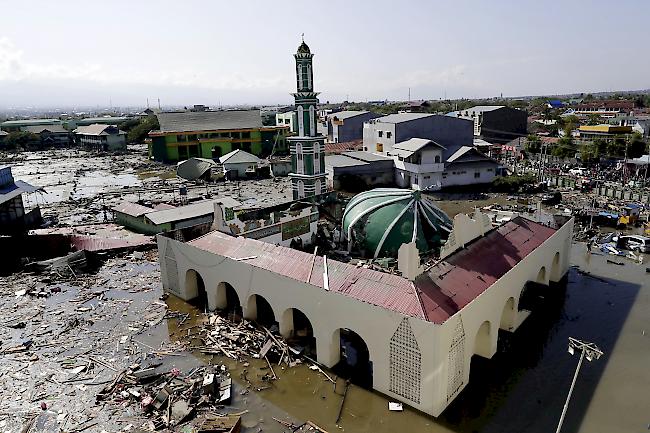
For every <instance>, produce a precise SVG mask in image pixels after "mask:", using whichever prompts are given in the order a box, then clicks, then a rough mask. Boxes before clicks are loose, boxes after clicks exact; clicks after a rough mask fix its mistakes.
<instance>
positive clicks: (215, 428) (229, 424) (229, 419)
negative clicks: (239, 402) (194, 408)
mask: <svg viewBox="0 0 650 433" xmlns="http://www.w3.org/2000/svg"><path fill="white" fill-rule="evenodd" d="M240 431H241V417H239V416H236V415H226V416H215V415H208V416H206V418H205V420H203V422H201V423H200V424H199V427H198V432H197V433H239V432H240Z"/></svg>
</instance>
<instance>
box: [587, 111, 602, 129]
mask: <svg viewBox="0 0 650 433" xmlns="http://www.w3.org/2000/svg"><path fill="white" fill-rule="evenodd" d="M600 123H601V121H600V116H599V115H598V114H590V115H589V116H588V117H587V125H591V126H593V125H600Z"/></svg>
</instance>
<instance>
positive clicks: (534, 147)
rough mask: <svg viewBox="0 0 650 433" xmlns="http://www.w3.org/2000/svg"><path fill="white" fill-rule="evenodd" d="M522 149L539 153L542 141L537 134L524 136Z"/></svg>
mask: <svg viewBox="0 0 650 433" xmlns="http://www.w3.org/2000/svg"><path fill="white" fill-rule="evenodd" d="M524 149H525V150H526V152H529V153H539V151H540V150H541V149H542V142H541V140H540V139H539V137H538V136H537V135H529V136H528V137H526V144H525V145H524Z"/></svg>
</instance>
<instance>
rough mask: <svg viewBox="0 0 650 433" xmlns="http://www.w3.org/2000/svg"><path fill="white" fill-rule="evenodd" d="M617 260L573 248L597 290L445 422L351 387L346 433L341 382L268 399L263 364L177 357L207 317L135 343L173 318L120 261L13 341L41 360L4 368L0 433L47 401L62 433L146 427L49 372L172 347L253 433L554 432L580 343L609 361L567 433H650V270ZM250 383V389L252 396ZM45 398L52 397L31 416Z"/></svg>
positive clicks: (546, 325)
mask: <svg viewBox="0 0 650 433" xmlns="http://www.w3.org/2000/svg"><path fill="white" fill-rule="evenodd" d="M608 258H611V257H608V256H604V255H600V254H597V253H594V254H592V255H587V254H586V248H585V246H584V244H576V245H574V247H573V254H572V262H573V264H574V265H577V266H579V267H580V269H581V270H584V271H588V272H591V274H592V275H593V276H596V277H597V278H592V277H590V276H587V275H583V274H581V273H579V272H578V270H577V269H576V268H573V269H571V270H570V272H569V275H568V281H567V284H566V286H565V288H562V287H556V288H554V289H553V290H552V291H551V292H549V293H548V294H546V296H545V297H544V299H543V300H540V302H539V304H538V307H539V309H538V310H537V311H536V312H535V313H534V314H533V315H532V316H531V317H530V318H529V319H528V320H527V321H526V322H525V323H524V325H522V327H521V328H520V329H519V330H518V331H517V333H515V334H514V335H508V334H503V335H502V336H500V339H499V351H498V353H497V354H496V355H495V356H494V357H493V359H491V360H484V359H482V358H478V357H475V358H474V359H473V361H472V366H471V377H470V382H469V384H468V386H467V387H466V388H465V389H464V390H463V391H462V392H461V394H460V395H459V397H458V398H457V399H456V400H455V401H454V402H452V404H451V405H450V406H449V407H448V408H447V410H445V411H444V412H443V414H442V415H441V416H440V417H439V418H437V419H434V418H432V417H430V416H427V415H425V414H422V413H420V412H418V411H415V410H413V409H410V408H408V407H405V410H404V412H389V411H388V401H389V399H388V398H387V397H386V396H383V395H381V394H379V393H376V392H371V391H368V390H365V389H362V388H359V387H357V386H354V385H352V386H351V387H350V389H349V391H348V395H347V398H346V400H345V406H344V408H343V411H342V416H341V419H340V421H339V423H338V425H337V424H336V422H335V421H336V417H337V414H338V410H339V406H340V402H341V396H340V391H341V390H342V389H343V387H342V386H340V385H341V383H340V382H341V380H340V379H339V387H338V393H337V392H335V390H334V386H333V384H332V383H330V382H329V381H327V380H326V379H325V378H324V377H323V376H322V375H321V374H320V373H318V372H314V371H311V370H309V369H308V368H307V366H305V365H301V366H298V367H295V368H285V369H282V368H281V367H276V366H274V369H275V372H276V374H277V375H278V376H279V377H280V379H279V380H277V381H274V382H272V383H271V384H270V387H269V388H266V387H267V386H268V385H269V384H268V383H266V382H264V381H262V380H261V377H262V376H263V375H264V374H266V373H267V372H268V370H267V369H266V368H267V367H266V365H265V363H263V361H259V360H249V364H248V366H244V364H242V363H236V362H234V361H232V360H230V359H227V358H222V357H217V356H212V355H203V354H200V353H198V352H192V353H191V354H188V353H187V352H184V351H183V350H180V349H179V348H178V347H176V348H175V349H174V347H175V346H173V345H174V344H178V343H188V344H198V341H196V340H193V339H192V337H191V333H192V332H193V331H191V330H190V335H188V332H187V327H188V326H192V324H193V323H194V321H196V320H197V318H198V317H199V316H200V315H199V312H198V311H197V310H196V309H195V308H194V307H193V306H191V305H190V304H187V303H185V302H182V301H180V300H178V299H176V298H173V297H170V298H169V299H167V300H166V302H167V305H168V307H169V310H171V311H173V310H176V311H182V312H189V313H191V314H190V319H189V321H186V322H185V323H184V324H183V325H182V326H181V327H180V329H181V330H183V331H179V327H178V326H177V323H176V319H168V320H162V321H161V322H160V323H159V324H158V325H157V326H154V327H149V328H144V329H145V330H144V332H141V333H138V334H137V335H136V334H134V333H133V332H134V331H131V330H130V329H131V328H133V327H136V328H137V327H142V323H143V322H144V321H146V320H150V319H145V317H147V316H148V315H150V314H152V313H155V314H164V310H165V309H164V308H162V306H160V305H156V304H155V303H156V302H157V301H158V297H159V296H160V295H161V288H160V282H159V270H158V266H157V264H156V263H155V262H150V261H144V262H141V263H137V262H130V261H128V260H122V259H119V260H114V261H110V262H109V264H108V265H107V266H105V267H104V268H102V269H100V271H99V272H98V276H97V279H98V281H97V282H96V283H95V284H93V286H92V287H89V288H85V289H83V290H82V291H80V290H78V289H77V288H75V287H74V286H73V285H70V284H58V285H60V286H61V287H62V288H63V291H62V292H61V293H58V294H53V295H52V296H50V297H48V298H46V299H45V300H43V301H42V306H41V307H39V308H40V309H41V310H42V311H43V313H42V315H41V316H36V319H38V320H36V319H31V320H29V321H28V323H27V326H26V328H24V329H9V328H6V327H3V332H5V334H4V335H3V337H2V342H3V344H2V347H9V346H10V345H11V344H14V342H15V341H18V340H19V339H21V338H26V337H29V338H34V340H35V346H36V348H35V349H33V353H36V354H38V357H39V359H38V361H35V362H31V361H29V360H28V358H27V357H28V356H31V355H29V354H27V355H13V356H0V392H1V395H0V406H1V408H2V414H1V416H0V418H2V420H0V423H4V425H3V426H2V430H3V431H20V428H22V423H18V422H17V420H18V419H20V418H19V417H24V416H26V414H27V412H28V411H29V413H40V409H38V405H39V401H45V402H47V404H48V407H51V408H52V411H53V412H52V413H50V412H48V413H47V416H49V417H50V420H51V419H52V417H56V414H57V413H59V412H60V411H62V413H63V414H68V415H67V416H68V418H66V421H64V422H63V423H62V425H63V426H64V428H67V429H70V428H71V427H74V426H76V425H78V424H79V423H81V422H83V421H84V420H85V419H87V418H89V419H93V420H96V421H98V422H99V423H100V424H99V425H98V426H96V428H95V427H91V428H89V429H87V430H85V431H91V432H92V431H98V432H100V431H102V429H105V430H106V431H118V430H121V429H123V428H124V427H125V426H126V425H127V424H128V422H131V421H129V420H130V418H132V417H136V419H137V417H138V416H139V414H140V413H139V410H138V409H137V407H136V406H135V405H132V406H128V407H125V408H120V407H116V406H114V405H111V404H109V405H105V406H93V401H94V396H95V394H96V392H97V390H98V389H99V388H100V387H98V386H93V385H92V383H101V382H103V381H110V380H112V378H113V377H114V373H113V372H112V371H111V370H108V369H101V368H97V369H96V370H94V371H93V372H91V373H90V374H89V375H88V379H87V380H86V381H85V382H84V383H88V384H87V385H84V387H85V388H84V389H81V388H79V387H81V386H82V385H80V384H79V385H77V384H73V385H62V384H57V382H54V381H51V380H48V379H47V378H48V377H50V374H51V373H52V372H53V373H54V374H55V376H54V378H55V379H57V380H58V381H62V380H63V379H67V378H69V377H70V375H69V373H66V372H65V371H62V370H61V368H60V366H59V361H60V360H61V359H63V358H64V357H68V356H71V357H74V356H78V355H81V356H84V355H83V354H84V353H90V354H94V356H101V357H103V359H106V360H109V359H114V362H115V367H119V368H124V367H125V366H128V365H130V364H131V363H133V362H137V360H138V359H141V358H142V356H143V355H144V354H145V353H148V352H150V351H151V349H152V348H156V349H157V348H160V347H161V344H162V345H163V347H172V352H173V354H172V355H168V356H164V357H163V359H162V360H163V362H164V368H172V367H178V368H180V369H181V370H182V371H184V372H187V371H189V370H190V369H191V368H193V367H195V366H197V365H201V364H203V363H211V364H221V363H223V364H225V365H227V366H228V368H229V369H230V372H231V374H232V376H233V378H234V380H235V388H234V393H233V401H232V405H230V406H228V407H227V408H226V409H225V410H226V411H228V412H241V411H246V413H244V415H243V416H242V418H243V425H244V427H245V428H244V432H245V433H249V432H258V431H264V432H281V431H287V430H286V429H284V428H283V427H282V426H281V425H280V424H279V423H277V422H276V421H274V420H273V418H274V417H275V418H278V419H283V420H288V421H291V422H294V423H301V422H303V421H305V420H311V421H313V422H315V423H317V424H319V425H321V426H322V427H323V428H325V429H327V430H328V431H329V432H330V433H331V432H336V431H339V430H344V431H351V432H395V431H405V432H459V433H470V432H490V433H491V432H533V433H536V432H540V433H541V432H549V431H555V428H556V425H557V421H558V418H559V415H560V412H561V410H562V405H563V403H564V400H565V398H566V394H567V391H568V388H569V385H570V382H571V378H572V376H573V372H574V369H575V366H576V363H577V357H575V356H574V357H572V356H570V355H569V354H568V353H567V350H566V349H567V339H568V337H569V336H572V337H576V338H581V339H585V340H589V341H593V342H595V343H596V344H597V345H598V346H599V347H600V348H601V349H602V350H603V352H604V353H605V354H604V356H603V357H601V358H600V359H599V360H597V361H593V362H585V363H584V365H583V367H582V370H581V372H580V376H579V377H578V381H577V384H576V387H575V391H574V395H573V398H572V400H571V404H570V406H569V409H568V412H567V417H566V421H565V425H564V428H563V430H562V431H563V432H581V433H582V432H639V431H647V428H648V427H647V426H648V423H650V416H649V415H648V414H647V412H648V411H647V408H648V407H650V393H648V392H647V391H648V389H650V373H649V371H648V365H650V363H649V360H650V320H649V319H648V318H649V317H650V287H649V280H650V278H648V276H649V274H646V273H645V267H646V266H648V264H646V265H637V264H634V263H632V262H630V261H627V260H625V259H616V260H618V261H620V262H623V263H625V265H623V266H617V265H612V264H609V263H607V262H606V260H607V259H608ZM143 288H144V291H142V289H143ZM13 290H14V289H11V288H10V290H8V293H7V294H5V295H4V297H2V298H0V301H2V305H3V311H4V313H5V321H6V320H7V319H9V318H10V317H13V316H16V315H18V316H20V317H31V315H32V314H33V313H32V311H36V310H34V308H35V307H36V305H37V304H38V302H39V300H38V299H36V298H32V300H31V301H30V300H29V299H26V298H25V297H23V298H20V299H19V300H15V299H14V298H15V297H14V295H13ZM88 290H107V291H106V294H105V297H104V299H101V300H100V299H99V298H95V299H92V300H90V301H88V302H86V303H83V304H71V303H70V302H69V301H70V300H71V299H73V298H75V297H76V296H78V295H79V294H80V293H82V292H84V293H86V292H87V291H88ZM21 305H22V306H21ZM81 305H83V306H89V307H93V310H92V311H88V312H84V313H75V311H74V309H75V308H78V307H79V306H81ZM62 310H63V312H61V311H62ZM57 312H60V313H61V314H58V315H57ZM64 317H65V318H68V317H79V319H82V318H83V319H84V320H85V321H84V322H83V323H82V324H80V325H79V326H78V327H76V328H74V329H73V330H71V331H69V333H68V334H66V335H69V337H68V339H69V340H70V341H71V344H70V345H69V346H66V347H62V348H61V349H59V348H57V347H56V346H54V347H51V346H47V342H48V341H50V340H51V339H52V338H54V339H56V337H57V335H59V333H60V332H61V327H62V326H63V322H65V320H63V318H64ZM66 320H67V319H66ZM88 320H90V321H88ZM3 323H4V322H3ZM48 332H49V333H48ZM46 333H47V334H46ZM39 335H40V336H39ZM123 335H131V337H130V338H131V341H132V342H133V345H132V346H133V347H134V348H136V349H137V350H136V351H135V352H133V354H131V355H129V353H130V351H129V350H128V349H129V347H132V346H130V345H125V346H123V345H118V342H119V340H120V338H121V336H123ZM58 341H60V337H59V339H58ZM63 341H65V339H64V340H63ZM43 344H45V346H42V345H43ZM129 344H130V343H129ZM136 345H137V346H136ZM39 346H42V348H39ZM88 351H90V352H88ZM86 356H87V355H86ZM112 362H113V361H112ZM244 370H246V377H247V378H248V379H249V380H250V381H251V384H252V386H251V389H247V388H246V385H247V383H246V381H245V380H244V379H243V376H242V374H243V373H244ZM328 374H333V373H328ZM35 383H41V385H34V384H35ZM262 388H264V389H262ZM257 389H261V390H259V391H258V390H257ZM41 393H43V395H44V396H43V397H40V398H38V399H36V400H34V401H31V402H30V399H33V398H34V397H35V396H38V395H39V394H41ZM12 411H13V412H12ZM12 413H13V414H15V415H14V416H13V417H12V415H11V414H12ZM42 415H44V416H45V415H46V412H43V413H42ZM7 416H9V418H7ZM3 417H4V418H3ZM17 417H18V418H17ZM91 417H94V418H91ZM23 419H24V418H23ZM39 420H40V418H39ZM133 423H134V424H136V425H140V424H141V422H140V424H138V423H136V422H133ZM13 427H16V428H13ZM37 431H45V430H37ZM47 431H50V430H47ZM51 431H56V430H51Z"/></svg>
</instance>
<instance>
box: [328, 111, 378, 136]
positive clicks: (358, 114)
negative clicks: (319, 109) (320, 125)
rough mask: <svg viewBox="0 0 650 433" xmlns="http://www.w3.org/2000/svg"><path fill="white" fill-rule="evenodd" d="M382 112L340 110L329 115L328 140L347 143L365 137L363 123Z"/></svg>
mask: <svg viewBox="0 0 650 433" xmlns="http://www.w3.org/2000/svg"><path fill="white" fill-rule="evenodd" d="M377 117H381V114H377V113H372V112H370V111H339V112H337V113H332V114H330V115H329V116H327V140H328V142H330V143H347V142H350V141H355V140H362V139H363V124H364V123H365V122H367V121H368V120H370V119H376V118H377Z"/></svg>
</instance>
